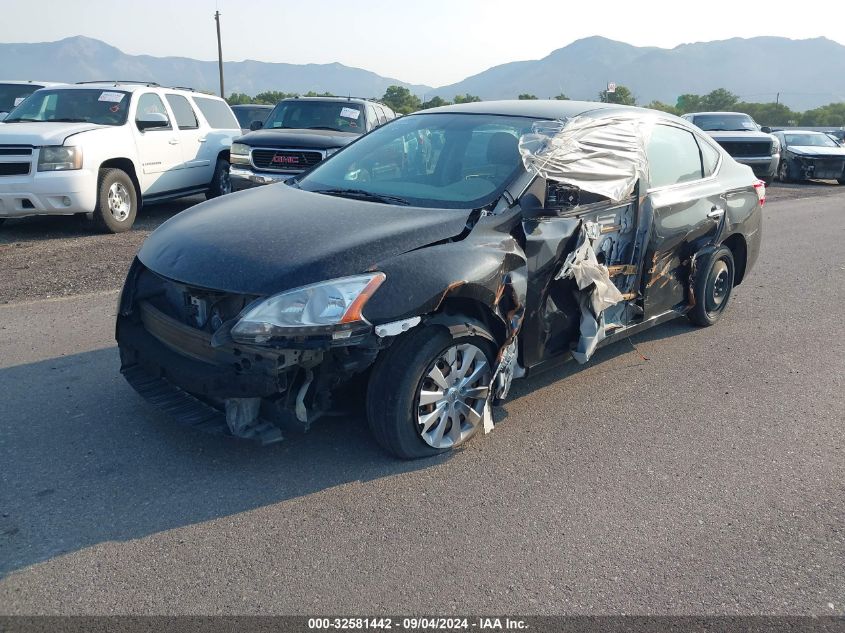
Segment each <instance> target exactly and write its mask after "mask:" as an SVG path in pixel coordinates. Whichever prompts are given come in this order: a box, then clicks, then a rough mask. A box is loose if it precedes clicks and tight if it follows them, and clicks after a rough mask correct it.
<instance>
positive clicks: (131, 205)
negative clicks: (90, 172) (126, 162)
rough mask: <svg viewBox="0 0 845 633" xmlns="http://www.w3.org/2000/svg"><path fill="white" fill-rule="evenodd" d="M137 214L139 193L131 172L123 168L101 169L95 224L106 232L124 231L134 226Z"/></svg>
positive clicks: (98, 181) (98, 180) (98, 179)
mask: <svg viewBox="0 0 845 633" xmlns="http://www.w3.org/2000/svg"><path fill="white" fill-rule="evenodd" d="M137 215H138V193H137V192H136V191H135V183H133V182H132V179H131V178H130V177H129V174H127V173H126V172H125V171H123V170H122V169H101V170H100V175H99V177H98V178H97V208H96V209H94V224H96V225H97V227H98V228H99V229H100V230H101V231H103V232H106V233H123V232H124V231H128V230H129V229H131V228H132V225H133V224H134V223H135V217H136V216H137Z"/></svg>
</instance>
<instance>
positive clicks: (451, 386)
mask: <svg viewBox="0 0 845 633" xmlns="http://www.w3.org/2000/svg"><path fill="white" fill-rule="evenodd" d="M491 379H492V372H491V371H490V364H489V363H488V362H487V356H486V355H485V354H484V352H483V351H482V350H481V349H479V348H478V347H476V346H475V345H473V344H471V343H464V344H461V345H453V346H452V347H449V348H448V349H446V350H445V351H444V352H443V353H442V354H441V355H440V356H439V357H438V358H437V360H435V361H434V362H433V363H432V364H431V365H430V366H429V369H428V372H427V373H426V374H425V375H424V377H423V380H422V382H421V383H420V388H419V391H418V393H417V431H418V432H419V434H420V437H422V439H423V441H424V442H425V443H426V444H428V445H429V446H431V447H432V448H437V449H444V448H453V447H455V446H457V445H458V444H461V443H463V442H464V441H466V440H468V439H469V438H470V437H472V436H473V435H474V434H475V432H476V431H477V430H478V428H479V426H480V425H481V423H482V421H483V419H484V407H485V406H487V396H488V395H489V393H490V381H491Z"/></svg>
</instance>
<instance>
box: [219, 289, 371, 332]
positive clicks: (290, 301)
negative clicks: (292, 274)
mask: <svg viewBox="0 0 845 633" xmlns="http://www.w3.org/2000/svg"><path fill="white" fill-rule="evenodd" d="M385 278H386V277H385V274H384V273H370V274H367V275H356V276H354V277H343V278H341V279H333V280H331V281H323V282H320V283H316V284H311V285H310V286H303V287H302V288H295V289H294V290H288V291H287V292H283V293H281V294H277V295H274V296H272V297H270V298H268V299H264V300H263V301H261V302H260V303H259V304H258V305H255V306H253V307H250V308H247V310H246V312H245V313H244V314H243V316H241V317H240V319H239V320H238V322H237V323H236V324H235V326H234V327H233V328H232V331H231V334H232V338H233V339H234V340H235V341H237V342H239V343H250V344H258V345H261V344H265V343H270V342H272V341H273V340H274V339H282V338H289V337H292V336H307V335H321V334H322V335H328V334H331V336H332V338H333V339H336V340H342V339H346V338H349V337H351V336H352V335H353V334H357V333H363V332H365V331H367V330H369V328H370V324H369V323H368V322H367V321H366V320H365V319H364V317H363V316H362V314H361V311H362V310H363V308H364V304H366V303H367V300H368V299H369V298H370V297H371V296H372V295H373V293H374V292H375V291H376V290H377V289H378V287H379V286H380V285H381V284H382V282H384V280H385Z"/></svg>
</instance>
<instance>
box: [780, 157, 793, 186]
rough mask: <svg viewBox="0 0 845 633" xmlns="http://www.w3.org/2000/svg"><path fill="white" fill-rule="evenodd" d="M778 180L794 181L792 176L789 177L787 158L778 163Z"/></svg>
mask: <svg viewBox="0 0 845 633" xmlns="http://www.w3.org/2000/svg"><path fill="white" fill-rule="evenodd" d="M778 180H780V181H781V182H792V178H790V177H789V163H787V162H786V161H785V160H782V161H780V165H778Z"/></svg>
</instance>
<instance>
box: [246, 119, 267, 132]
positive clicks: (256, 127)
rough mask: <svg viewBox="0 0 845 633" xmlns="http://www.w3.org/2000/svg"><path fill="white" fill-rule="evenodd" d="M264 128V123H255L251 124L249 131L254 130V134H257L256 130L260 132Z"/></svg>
mask: <svg viewBox="0 0 845 633" xmlns="http://www.w3.org/2000/svg"><path fill="white" fill-rule="evenodd" d="M263 127H264V123H262V122H261V121H253V122H252V123H250V124H249V129H250V130H252V131H253V132H255V130H260V129H261V128H263Z"/></svg>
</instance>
